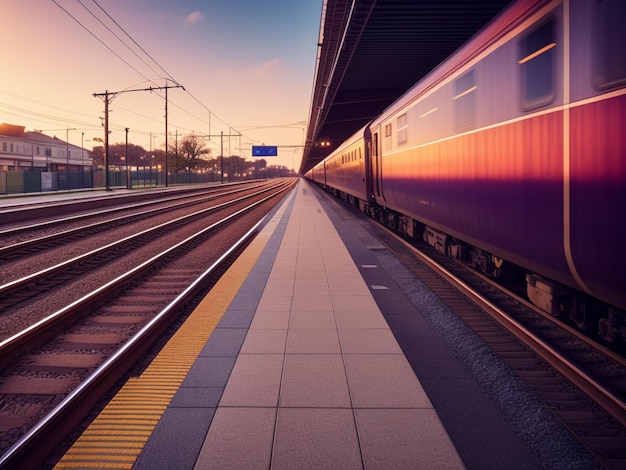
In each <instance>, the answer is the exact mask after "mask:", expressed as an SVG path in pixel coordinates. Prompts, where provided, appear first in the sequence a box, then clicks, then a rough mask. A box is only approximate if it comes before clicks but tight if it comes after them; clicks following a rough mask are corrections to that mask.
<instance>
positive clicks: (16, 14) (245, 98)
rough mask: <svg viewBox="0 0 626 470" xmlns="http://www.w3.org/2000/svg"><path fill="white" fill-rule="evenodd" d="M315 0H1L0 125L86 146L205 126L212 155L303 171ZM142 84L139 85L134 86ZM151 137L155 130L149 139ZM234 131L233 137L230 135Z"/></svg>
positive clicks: (150, 141)
mask: <svg viewBox="0 0 626 470" xmlns="http://www.w3.org/2000/svg"><path fill="white" fill-rule="evenodd" d="M321 7H322V0H263V1H260V0H176V1H173V0H0V11H2V25H1V26H0V44H1V45H2V53H1V54H0V122H5V123H8V124H14V125H19V126H25V127H26V130H35V129H37V130H42V131H43V132H44V133H45V134H48V135H56V136H58V137H59V138H61V139H64V140H65V138H66V136H68V138H69V142H70V143H71V144H74V145H84V146H85V148H88V149H91V148H92V147H93V146H94V145H100V144H98V143H97V142H96V141H93V139H94V138H103V137H104V128H103V127H102V122H103V121H102V119H103V117H104V101H103V98H102V97H97V96H94V94H101V93H104V92H105V91H108V92H123V93H118V94H116V95H115V96H114V97H113V99H112V101H111V103H110V106H109V108H110V114H109V126H110V131H111V134H110V143H118V142H124V141H125V139H126V133H125V128H126V127H128V128H129V132H128V140H129V143H133V144H136V145H141V146H143V147H144V148H145V149H146V150H149V149H150V147H151V145H152V148H163V147H164V144H165V118H164V116H165V96H164V93H163V91H156V90H155V91H144V90H145V89H147V88H150V87H152V88H153V89H154V88H157V87H163V86H166V84H167V85H168V86H176V85H181V86H182V87H184V89H183V88H170V89H169V90H168V131H169V133H170V145H172V144H173V143H174V142H175V139H176V134H178V136H179V138H181V137H182V136H183V135H185V134H191V133H195V134H204V135H208V136H210V137H208V138H207V146H208V148H209V149H211V155H212V156H217V155H219V154H220V151H221V150H220V149H221V138H220V135H221V134H222V133H223V135H224V136H225V137H224V139H223V142H224V155H239V156H242V157H244V158H246V159H247V160H253V157H252V152H251V147H252V146H253V145H272V146H273V145H276V146H278V157H265V158H266V159H267V161H268V164H270V165H272V164H274V165H285V166H287V167H289V168H295V169H296V170H297V169H298V168H299V165H300V160H301V157H302V144H303V142H304V138H305V132H306V124H307V120H308V118H309V111H310V102H311V93H312V86H313V80H314V74H315V58H316V48H317V46H316V45H317V42H318V35H319V26H320V14H321ZM133 90H138V91H133ZM151 134H152V137H151ZM238 134H242V136H241V137H232V138H229V137H228V136H229V135H238Z"/></svg>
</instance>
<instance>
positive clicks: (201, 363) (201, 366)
mask: <svg viewBox="0 0 626 470" xmlns="http://www.w3.org/2000/svg"><path fill="white" fill-rule="evenodd" d="M233 364H235V358H234V357H198V358H197V359H196V361H195V362H194V363H193V365H192V366H191V369H189V372H188V373H187V376H186V377H185V380H183V384H182V386H183V387H217V388H220V387H224V385H225V384H226V381H227V380H228V376H229V375H230V371H231V370H232V369H233Z"/></svg>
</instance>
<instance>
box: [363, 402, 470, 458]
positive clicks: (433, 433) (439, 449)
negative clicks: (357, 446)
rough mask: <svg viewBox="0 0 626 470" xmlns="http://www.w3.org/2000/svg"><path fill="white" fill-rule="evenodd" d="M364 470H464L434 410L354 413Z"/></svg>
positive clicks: (379, 410)
mask: <svg viewBox="0 0 626 470" xmlns="http://www.w3.org/2000/svg"><path fill="white" fill-rule="evenodd" d="M355 415H356V423H357V428H358V432H359V439H360V443H361V449H362V451H363V461H364V463H365V467H366V468H384V469H408V468H437V469H464V468H465V466H464V465H463V462H462V461H461V458H460V457H459V454H458V452H457V451H456V449H455V447H454V445H453V444H452V442H451V441H450V439H449V437H448V435H447V433H446V431H445V429H444V427H443V425H442V424H441V421H440V420H439V417H438V416H437V413H436V412H435V410H429V409H404V410H403V409H400V410H398V409H386V410H385V409H383V410H381V409H367V410H355Z"/></svg>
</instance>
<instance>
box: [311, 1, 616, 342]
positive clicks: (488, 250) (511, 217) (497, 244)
mask: <svg viewBox="0 0 626 470" xmlns="http://www.w3.org/2000/svg"><path fill="white" fill-rule="evenodd" d="M624 25H626V2H623V1H621V0H555V1H547V0H521V1H517V2H514V3H512V4H511V5H510V6H509V7H508V8H507V9H505V10H504V11H503V12H502V13H501V14H500V15H498V16H497V17H496V18H495V19H494V20H493V21H492V22H491V23H490V24H489V25H487V26H486V27H485V28H484V29H483V30H482V31H480V32H479V33H478V34H477V35H475V36H474V37H473V38H472V39H471V40H470V41H468V42H467V43H466V44H465V45H464V46H463V47H461V48H460V49H459V50H458V51H457V52H456V53H455V54H453V55H452V56H450V57H449V58H448V59H447V60H446V61H445V62H443V63H442V64H440V65H439V66H438V67H437V68H436V69H435V70H433V71H432V72H431V73H430V74H429V75H428V76H426V77H425V78H424V79H422V80H421V81H420V82H418V83H417V84H416V85H414V86H413V87H412V88H411V89H410V90H409V91H407V92H406V93H405V94H404V95H403V96H402V97H400V98H399V99H398V100H397V101H396V102H395V103H393V104H392V105H391V106H390V107H389V108H387V109H386V110H385V111H384V112H383V113H382V114H381V115H380V116H379V117H378V118H376V119H374V120H373V121H372V122H370V123H369V124H368V125H367V126H365V127H364V128H363V129H361V130H359V131H358V132H357V133H356V134H355V135H354V136H352V137H351V138H349V139H348V140H347V141H346V142H344V143H343V144H342V145H340V146H339V147H338V148H337V149H336V150H335V151H333V152H332V153H331V154H330V155H329V156H328V157H327V158H326V159H325V160H324V161H323V162H320V163H319V164H317V165H316V166H315V167H314V168H313V169H311V170H310V171H308V172H307V174H306V175H305V177H307V178H309V179H311V180H313V181H315V182H317V183H318V184H320V185H322V186H324V187H326V188H328V189H330V190H332V191H334V192H336V193H338V194H341V195H342V197H344V199H346V200H348V201H350V202H351V203H353V204H355V205H358V206H359V207H360V208H361V209H362V210H363V211H366V212H368V213H370V214H371V215H372V216H373V217H375V218H377V219H379V220H381V221H382V222H384V223H386V224H387V225H390V226H393V227H394V228H395V229H396V230H399V231H400V232H402V233H404V234H406V235H407V236H411V237H416V238H417V237H423V238H424V240H426V241H427V242H428V243H430V244H431V245H432V246H434V247H436V248H437V249H439V250H440V251H441V252H442V253H444V254H447V255H449V256H453V257H457V258H462V259H464V260H466V261H467V262H469V263H470V264H472V265H474V266H476V267H479V268H480V269H481V270H482V271H483V272H485V273H488V274H491V275H498V274H499V273H500V272H501V270H503V269H505V268H506V265H507V262H510V263H513V264H515V265H518V266H521V267H522V268H524V269H525V270H526V271H527V273H528V274H527V275H526V279H527V293H528V296H529V298H530V300H531V301H533V302H534V303H535V304H536V305H538V306H540V307H541V308H542V309H544V310H545V311H547V312H549V313H551V314H553V315H563V316H569V317H570V318H572V319H573V320H574V321H575V322H576V324H577V325H578V326H579V327H580V328H586V327H590V326H596V327H597V328H598V330H599V334H600V336H601V337H602V338H603V339H605V340H606V341H615V340H616V339H617V338H620V337H621V338H622V339H624V340H626V321H625V311H626V275H625V274H624V270H625V269H626V238H625V230H626V210H625V208H624V204H625V203H626V119H625V118H626V47H625V45H626V33H625V32H626V27H625V26H624ZM595 299H598V300H600V301H601V302H598V301H597V300H595Z"/></svg>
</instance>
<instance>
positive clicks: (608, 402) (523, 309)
mask: <svg viewBox="0 0 626 470" xmlns="http://www.w3.org/2000/svg"><path fill="white" fill-rule="evenodd" d="M374 230H375V232H376V237H377V238H378V239H379V240H380V241H381V242H382V243H383V244H385V245H386V246H387V247H389V249H390V250H391V251H392V252H393V253H394V254H395V255H396V256H397V257H399V258H400V260H401V261H402V263H403V264H404V265H405V266H406V267H407V268H408V269H409V270H410V271H411V272H412V273H413V274H414V275H415V276H416V277H417V278H419V279H420V280H421V281H422V282H423V283H424V284H425V285H426V286H427V287H428V288H429V289H431V290H432V291H433V292H434V293H435V294H436V295H437V296H438V297H439V298H440V299H441V300H442V301H443V302H444V303H445V304H446V305H448V306H449V308H450V309H451V310H452V311H453V312H454V313H455V314H456V315H458V316H459V318H460V319H461V320H462V321H463V322H464V323H465V324H466V325H467V326H469V327H470V328H471V329H472V330H473V331H474V332H475V333H476V334H477V335H478V336H479V337H480V338H481V339H482V340H483V341H484V342H485V343H486V344H487V345H488V346H489V348H491V350H493V351H494V352H495V353H496V354H497V356H498V357H500V358H501V360H502V361H504V363H505V364H507V365H508V366H509V367H510V368H511V369H512V370H513V371H514V373H515V374H516V375H517V376H518V377H519V378H520V379H521V380H522V381H523V382H524V383H525V384H526V385H527V386H528V387H529V388H530V390H532V391H533V393H534V394H535V396H536V397H537V398H538V399H539V400H541V401H542V402H543V403H544V404H545V405H546V407H547V408H548V409H549V410H550V411H551V412H552V413H553V414H554V416H556V418H557V420H558V421H560V422H562V423H563V424H564V425H565V427H566V428H567V429H568V430H569V431H570V432H571V433H572V435H573V436H575V438H576V439H577V440H579V441H580V442H581V443H582V445H583V446H585V447H586V448H587V449H588V450H589V451H590V452H591V453H592V454H593V455H594V456H595V457H596V458H597V460H598V461H599V462H600V463H601V465H603V466H604V467H605V468H609V469H619V468H626V380H625V377H626V361H625V360H624V358H623V357H622V356H620V355H618V354H616V353H613V352H612V351H610V350H607V349H606V348H604V347H603V346H602V345H600V344H598V343H595V342H593V341H591V340H589V338H587V337H586V336H584V335H582V334H581V333H580V332H579V331H577V330H575V329H573V328H567V327H564V326H563V325H562V324H561V323H560V322H557V321H555V320H554V319H553V318H551V317H549V316H546V315H545V314H544V313H543V312H540V311H538V310H537V309H536V308H535V307H534V306H532V305H531V304H530V303H529V302H527V301H525V300H524V299H522V298H520V297H518V296H516V295H514V294H512V293H511V292H510V291H506V290H505V289H503V288H501V287H499V286H497V285H496V284H494V283H493V282H491V281H490V280H488V279H487V278H485V277H483V276H482V275H479V274H478V273H475V272H474V271H471V270H469V269H467V268H466V267H465V266H463V265H460V264H459V263H458V262H456V261H455V260H451V259H449V258H445V257H442V256H440V255H439V254H438V253H436V252H435V251H434V250H432V249H430V247H428V246H426V245H424V246H420V248H419V249H417V248H415V247H414V246H413V245H411V244H409V243H408V242H406V241H405V240H403V239H401V238H399V237H397V236H396V235H394V234H392V233H391V232H389V231H387V230H386V229H384V228H382V227H377V228H375V229H374Z"/></svg>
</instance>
